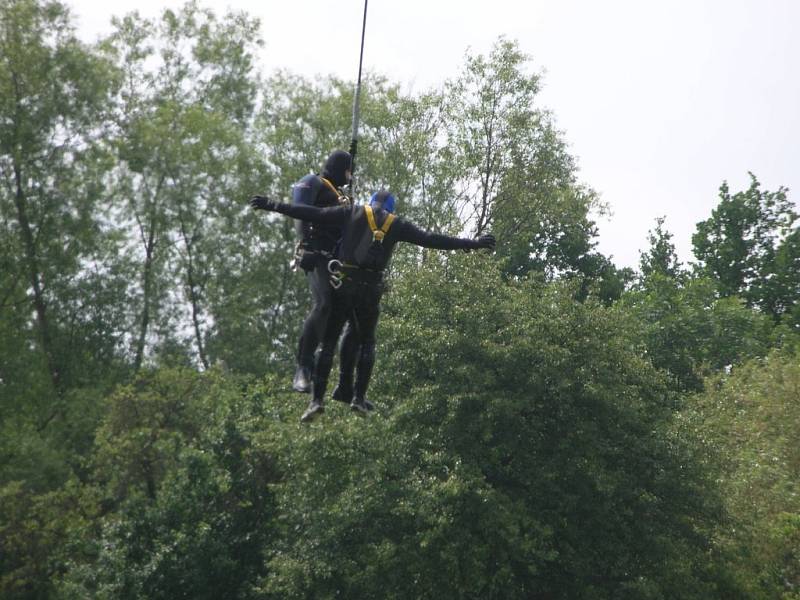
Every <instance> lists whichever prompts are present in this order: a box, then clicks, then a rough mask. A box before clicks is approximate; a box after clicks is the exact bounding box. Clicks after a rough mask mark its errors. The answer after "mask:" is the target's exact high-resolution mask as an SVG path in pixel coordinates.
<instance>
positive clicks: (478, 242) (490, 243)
mask: <svg viewBox="0 0 800 600" xmlns="http://www.w3.org/2000/svg"><path fill="white" fill-rule="evenodd" d="M473 241H474V242H475V248H488V249H489V250H491V251H494V247H495V239H494V236H493V235H492V234H491V233H489V234H487V235H479V236H478V237H476V238H475V239H474V240H473Z"/></svg>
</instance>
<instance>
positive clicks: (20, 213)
mask: <svg viewBox="0 0 800 600" xmlns="http://www.w3.org/2000/svg"><path fill="white" fill-rule="evenodd" d="M14 178H15V183H16V193H15V195H14V203H15V205H16V208H17V219H18V220H19V228H20V232H21V234H22V242H23V245H24V247H25V260H26V263H27V264H26V267H27V270H28V281H29V283H30V286H31V288H32V289H33V307H34V311H35V312H36V324H37V327H38V330H39V342H40V344H41V346H42V351H43V352H44V354H45V358H46V360H47V369H48V371H49V373H50V381H51V382H52V384H53V389H54V390H55V392H56V394H58V396H59V397H61V395H62V393H63V389H62V387H61V386H62V381H61V372H60V369H59V366H58V365H59V363H58V360H57V359H56V357H55V352H54V348H53V341H52V340H53V337H52V333H51V330H50V323H49V319H48V315H47V303H46V302H45V299H44V292H43V288H42V277H41V271H40V270H39V260H38V258H37V255H36V243H35V242H34V239H33V232H32V231H31V226H30V221H29V220H28V211H27V207H26V204H25V192H24V191H23V188H22V170H21V169H20V166H19V163H18V162H16V161H15V162H14Z"/></svg>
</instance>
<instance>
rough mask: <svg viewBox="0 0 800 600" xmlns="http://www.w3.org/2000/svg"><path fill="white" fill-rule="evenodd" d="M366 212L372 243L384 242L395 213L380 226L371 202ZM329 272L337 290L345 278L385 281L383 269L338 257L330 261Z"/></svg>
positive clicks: (375, 282)
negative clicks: (353, 263)
mask: <svg viewBox="0 0 800 600" xmlns="http://www.w3.org/2000/svg"><path fill="white" fill-rule="evenodd" d="M364 214H366V216H367V224H368V225H369V228H370V231H372V243H373V244H382V243H383V238H384V237H386V234H387V233H388V232H389V228H390V227H391V226H392V223H393V222H394V214H392V213H389V214H388V215H387V216H386V220H385V221H384V222H383V225H381V226H380V227H378V225H377V223H376V222H375V213H374V212H373V211H372V207H371V206H370V205H369V204H367V205H365V206H364ZM328 273H330V274H331V277H330V282H331V285H332V286H333V289H335V290H338V289H339V288H340V287H342V283H344V281H345V280H350V281H354V282H361V283H372V284H377V283H381V282H382V281H383V271H378V270H375V269H367V268H365V267H360V266H358V265H351V264H349V263H345V262H342V261H340V260H338V259H333V260H331V261H329V262H328Z"/></svg>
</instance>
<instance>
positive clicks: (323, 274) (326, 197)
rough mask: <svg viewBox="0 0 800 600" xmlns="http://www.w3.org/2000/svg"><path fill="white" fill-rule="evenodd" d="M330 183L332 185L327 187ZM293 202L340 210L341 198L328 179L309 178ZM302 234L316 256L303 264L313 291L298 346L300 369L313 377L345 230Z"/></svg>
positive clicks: (313, 228)
mask: <svg viewBox="0 0 800 600" xmlns="http://www.w3.org/2000/svg"><path fill="white" fill-rule="evenodd" d="M326 181H327V182H328V183H326ZM292 201H293V202H294V203H295V204H296V205H298V206H303V205H306V206H316V207H320V208H324V207H331V206H339V204H340V201H339V194H338V192H336V190H335V188H334V187H333V184H332V183H331V182H330V180H327V178H324V177H322V176H320V175H306V176H305V177H303V178H302V179H301V180H300V181H298V182H297V183H296V184H295V186H294V187H293V188H292ZM297 230H298V234H299V236H300V237H301V239H302V240H303V248H304V252H308V253H313V254H314V256H309V257H308V259H307V260H306V261H303V263H302V266H303V267H304V270H305V273H306V277H307V279H308V287H309V290H310V291H311V301H312V304H311V310H310V311H309V313H308V315H307V316H306V319H305V321H304V322H303V329H302V331H301V333H300V340H299V342H298V344H297V365H298V366H300V367H305V368H307V369H308V370H309V373H310V372H311V370H312V369H313V367H314V352H315V351H316V349H317V346H318V345H319V342H320V341H321V340H322V336H323V334H324V333H325V326H326V324H327V322H328V315H329V314H330V312H331V302H332V298H331V290H332V288H331V286H330V283H329V282H328V277H329V274H328V261H329V260H330V257H331V256H332V255H333V251H334V248H335V247H336V244H337V242H338V241H339V239H340V238H341V237H342V227H341V225H337V224H319V223H316V224H313V223H308V222H305V221H302V222H298V223H297Z"/></svg>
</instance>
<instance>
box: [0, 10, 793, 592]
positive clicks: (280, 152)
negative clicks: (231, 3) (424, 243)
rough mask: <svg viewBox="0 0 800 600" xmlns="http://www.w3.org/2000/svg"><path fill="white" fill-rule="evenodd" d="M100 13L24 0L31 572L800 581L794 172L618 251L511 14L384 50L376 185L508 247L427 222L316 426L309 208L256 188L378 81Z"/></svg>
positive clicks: (17, 462)
mask: <svg viewBox="0 0 800 600" xmlns="http://www.w3.org/2000/svg"><path fill="white" fill-rule="evenodd" d="M73 25H74V23H73V20H72V17H71V14H70V11H69V9H68V7H67V6H65V5H63V4H61V3H59V2H47V1H40V0H3V1H2V3H0V183H1V184H0V227H1V228H2V233H1V234H0V596H2V597H3V598H86V597H97V598H176V597H190V598H307V597H313V598H328V597H334V596H340V597H348V598H432V597H440V598H441V597H445V598H472V597H475V598H648V599H649V598H726V599H729V598H759V599H760V598H780V599H784V600H786V599H794V600H797V599H798V598H800V497H799V496H798V492H800V489H799V488H800V483H799V482H800V478H799V477H798V475H799V474H800V449H798V448H800V445H798V444H797V432H798V430H800V392H798V390H800V365H799V364H798V360H797V355H796V352H797V345H798V326H799V325H800V306H799V305H798V298H800V229H799V228H798V226H797V214H796V212H795V209H794V205H793V204H792V202H791V201H790V199H789V196H788V190H787V189H785V188H778V189H775V190H766V189H763V188H762V186H761V185H760V183H759V181H758V179H757V177H756V175H751V182H750V185H749V186H748V187H746V189H741V190H731V189H729V187H728V186H727V185H726V184H725V183H724V182H720V189H719V199H718V204H717V206H716V208H715V209H714V210H713V211H712V212H711V214H710V215H708V218H707V219H705V220H703V221H701V222H700V223H698V224H697V227H696V232H695V234H694V236H693V238H692V242H693V250H694V261H693V262H691V263H690V264H682V263H680V262H679V261H678V258H677V256H676V253H675V247H674V244H673V243H672V241H671V239H672V236H671V234H670V232H669V231H668V230H667V228H666V225H665V223H664V221H663V220H661V219H659V220H657V221H656V223H654V225H653V229H652V230H651V231H650V233H649V247H648V248H646V249H645V250H644V251H643V252H642V253H641V260H640V264H639V268H638V269H637V270H633V269H630V268H618V267H617V266H616V265H615V264H614V263H613V261H612V260H611V259H610V258H609V257H607V256H604V255H603V254H602V253H601V252H599V251H598V250H597V247H596V246H597V226H596V223H595V219H596V216H597V215H598V214H601V213H602V211H603V209H604V207H603V205H602V203H601V202H600V200H599V198H598V195H597V194H596V192H595V191H594V190H593V189H592V187H591V185H590V183H587V182H583V181H581V180H580V179H579V177H578V172H577V168H576V160H575V157H573V156H572V155H571V154H570V153H569V151H568V147H567V144H566V141H565V139H564V134H563V133H562V132H560V131H559V130H558V128H557V127H556V125H555V119H554V115H553V113H552V112H550V111H549V110H547V109H545V108H543V107H541V106H540V105H539V103H538V101H537V98H538V96H537V95H538V93H539V91H540V87H541V83H542V82H541V76H540V75H538V74H532V72H533V71H532V69H531V64H530V62H531V61H530V59H529V58H528V57H527V56H525V55H524V54H523V53H522V52H521V51H520V49H519V46H518V44H517V43H516V42H515V41H513V40H509V39H506V38H499V39H498V40H497V42H496V43H495V45H494V47H493V48H492V50H491V51H490V52H488V53H486V54H470V53H468V54H467V55H466V56H465V60H464V64H463V67H462V69H461V70H460V72H458V73H455V74H454V75H453V77H452V78H451V79H449V80H448V81H446V82H444V83H443V84H442V85H441V86H439V88H438V89H433V90H431V91H426V92H424V93H411V92H407V91H403V89H402V87H401V86H400V85H399V84H398V83H396V82H393V81H391V80H389V79H388V78H385V77H382V76H376V75H370V76H368V78H367V80H366V81H365V92H364V94H363V96H362V132H361V140H360V144H359V162H358V172H357V176H358V177H357V190H356V191H357V194H358V197H359V198H360V199H362V200H363V199H364V198H365V197H366V196H367V195H368V194H369V193H370V192H371V191H374V190H376V189H379V188H382V187H385V188H388V189H390V190H392V191H394V192H395V193H396V195H397V196H398V198H399V199H400V205H399V212H400V213H401V214H402V215H403V216H404V217H407V218H410V219H412V220H413V221H415V222H417V223H418V224H420V225H421V226H423V227H425V228H428V229H433V230H437V231H442V232H445V233H450V234H475V233H478V232H485V231H491V232H492V233H493V234H494V235H495V236H496V237H497V239H498V247H497V251H496V253H494V254H493V255H486V254H455V253H454V254H442V253H435V252H425V251H421V250H419V249H416V248H404V249H403V250H402V251H401V252H398V254H397V256H396V257H395V260H394V263H393V266H392V272H391V291H390V292H389V293H388V294H387V295H386V297H385V299H384V306H383V319H382V323H381V326H380V328H379V359H378V364H377V367H376V373H375V378H374V382H373V385H372V393H371V399H372V401H373V402H375V403H376V404H377V406H378V409H377V411H376V412H377V414H374V415H371V418H369V419H367V420H360V419H357V418H356V417H354V416H352V415H351V414H350V412H349V410H347V409H346V407H345V406H344V405H342V406H340V407H339V406H332V407H331V409H330V410H329V411H328V412H327V413H326V415H325V418H324V419H321V420H320V422H319V423H315V424H313V425H311V426H301V424H300V423H299V422H298V417H299V415H300V413H301V412H302V409H303V408H304V404H305V402H304V400H305V398H304V397H299V396H297V395H293V394H290V393H289V392H288V381H289V377H290V374H291V370H292V364H293V353H294V344H295V340H296V336H297V332H298V328H299V324H300V322H301V320H302V318H303V315H304V313H305V311H306V310H307V308H308V293H307V290H306V288H305V282H304V280H303V277H302V276H301V275H300V274H297V273H295V272H293V271H292V270H291V269H290V267H289V260H290V258H291V254H292V250H293V246H294V243H295V240H294V232H293V227H292V224H291V223H289V222H288V221H287V220H286V219H283V218H278V217H264V216H263V215H256V214H254V213H253V212H252V211H251V210H249V206H248V203H247V199H248V198H249V197H250V195H252V194H253V193H255V192H261V193H266V194H268V195H270V196H272V197H275V198H286V197H287V196H288V191H289V189H290V187H291V184H292V183H293V182H294V181H296V180H297V179H299V178H300V177H301V176H303V175H304V174H306V173H307V172H309V170H316V169H319V167H320V166H321V162H322V161H323V160H324V157H325V156H326V154H327V153H328V152H329V151H330V150H332V149H334V148H337V147H344V146H346V145H347V143H348V142H349V138H350V118H351V109H352V101H353V89H354V84H353V82H352V81H345V80H340V79H337V78H335V77H330V78H325V79H322V80H320V79H309V78H305V77H303V76H300V75H296V74H292V73H286V72H277V73H274V74H271V75H265V74H264V73H260V72H259V71H258V70H257V69H256V68H255V66H254V65H255V62H254V53H255V51H256V50H257V48H258V47H259V45H260V44H261V43H262V41H261V39H260V37H259V25H258V22H257V21H255V20H254V19H252V18H250V17H248V16H247V15H246V14H242V13H231V14H226V15H216V14H214V13H213V12H212V11H210V10H207V9H204V8H202V6H200V5H198V4H195V3H189V4H187V5H185V7H184V8H183V9H181V10H174V11H173V10H166V11H164V12H163V13H162V16H161V17H160V18H158V19H154V20H149V19H145V18H142V17H139V16H135V15H129V16H126V17H123V18H120V19H117V20H116V21H115V25H114V26H115V31H114V33H113V34H112V35H111V36H110V37H108V38H107V39H104V40H102V41H100V42H99V43H97V44H92V45H89V44H86V43H83V42H81V41H79V40H78V39H77V38H76V37H75V34H74V28H73ZM556 108H557V107H556Z"/></svg>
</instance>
